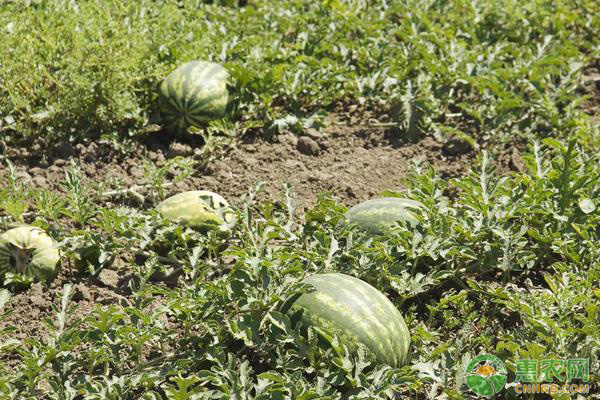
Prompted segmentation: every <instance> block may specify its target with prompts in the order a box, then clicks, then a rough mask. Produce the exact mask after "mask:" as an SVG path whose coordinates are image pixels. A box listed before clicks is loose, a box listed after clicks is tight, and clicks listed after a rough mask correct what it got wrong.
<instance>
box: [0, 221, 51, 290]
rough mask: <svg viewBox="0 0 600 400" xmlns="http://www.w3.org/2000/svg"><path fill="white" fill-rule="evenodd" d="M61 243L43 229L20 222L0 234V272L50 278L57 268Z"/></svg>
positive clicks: (2, 274)
mask: <svg viewBox="0 0 600 400" xmlns="http://www.w3.org/2000/svg"><path fill="white" fill-rule="evenodd" d="M59 258H60V257H59V253H58V247H57V245H56V243H55V242H54V240H52V238H51V237H50V236H48V235H47V234H46V232H44V231H43V230H42V229H40V228H37V227H34V226H20V227H18V228H14V229H11V230H8V231H6V232H4V233H3V234H2V235H0V276H4V275H6V274H7V273H12V274H20V275H22V276H25V277H27V278H30V279H32V280H37V281H50V280H52V279H53V278H54V277H55V276H56V273H57V272H58V270H57V268H56V266H57V264H58V261H59Z"/></svg>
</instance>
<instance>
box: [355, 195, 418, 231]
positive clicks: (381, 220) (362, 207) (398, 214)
mask: <svg viewBox="0 0 600 400" xmlns="http://www.w3.org/2000/svg"><path fill="white" fill-rule="evenodd" d="M423 207H424V206H423V204H422V203H420V202H418V201H415V200H409V199H401V198H397V197H384V198H381V199H372V200H367V201H365V202H363V203H360V204H357V205H355V206H354V207H352V208H351V209H350V210H348V212H347V213H346V218H347V219H348V220H349V221H350V222H352V223H355V224H356V225H358V226H360V227H361V228H363V229H365V230H367V231H369V232H371V233H375V234H383V233H385V232H386V231H387V230H389V229H390V228H391V227H393V226H395V225H396V224H397V222H399V221H405V222H407V223H408V224H409V225H410V226H412V227H414V226H416V225H417V223H418V222H419V221H418V220H417V219H416V218H415V216H414V214H413V211H411V209H413V210H414V209H419V208H423Z"/></svg>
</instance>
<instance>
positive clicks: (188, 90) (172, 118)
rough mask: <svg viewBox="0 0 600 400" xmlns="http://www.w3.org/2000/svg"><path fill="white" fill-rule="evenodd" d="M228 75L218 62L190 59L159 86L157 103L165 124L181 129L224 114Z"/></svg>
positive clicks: (227, 93)
mask: <svg viewBox="0 0 600 400" xmlns="http://www.w3.org/2000/svg"><path fill="white" fill-rule="evenodd" d="M228 79H229V74H228V73H227V71H226V70H225V68H223V67H222V66H221V65H219V64H215V63H212V62H208V61H190V62H188V63H186V64H183V65H182V66H180V67H179V68H177V69H176V70H174V71H173V72H171V73H170V74H169V75H168V76H167V78H166V79H165V80H164V81H163V83H162V84H161V85H160V92H159V97H158V101H159V106H160V109H161V112H162V115H163V117H164V119H165V122H166V124H167V126H169V127H170V128H172V129H175V130H178V131H180V130H184V129H185V128H187V127H189V126H192V125H194V126H200V125H202V124H203V123H205V122H207V121H211V120H213V119H218V118H222V117H223V116H224V115H225V110H226V108H227V101H228V97H229V92H228V89H227V81H228Z"/></svg>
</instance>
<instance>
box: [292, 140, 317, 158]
mask: <svg viewBox="0 0 600 400" xmlns="http://www.w3.org/2000/svg"><path fill="white" fill-rule="evenodd" d="M297 149H298V151H299V152H300V153H302V154H306V155H309V156H314V155H316V154H318V153H319V151H320V150H321V147H320V146H319V143H317V142H316V141H315V140H314V139H312V138H310V137H308V136H300V137H299V138H298V145H297Z"/></svg>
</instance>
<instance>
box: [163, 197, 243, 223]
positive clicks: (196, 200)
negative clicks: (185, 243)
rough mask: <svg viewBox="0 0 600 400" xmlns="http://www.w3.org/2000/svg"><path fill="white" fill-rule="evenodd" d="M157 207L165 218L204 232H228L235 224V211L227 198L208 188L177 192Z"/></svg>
mask: <svg viewBox="0 0 600 400" xmlns="http://www.w3.org/2000/svg"><path fill="white" fill-rule="evenodd" d="M156 209H157V210H158V212H159V213H160V214H161V215H162V216H163V218H166V219H169V220H171V221H174V222H177V223H182V224H184V225H188V226H190V227H192V228H195V229H198V230H199V231H202V232H208V231H210V230H217V231H219V232H221V233H222V234H227V233H229V231H230V229H231V227H232V226H233V225H234V224H235V213H234V212H233V211H232V210H231V208H230V207H229V203H227V200H225V199H224V198H223V197H221V196H220V195H218V194H216V193H213V192H209V191H208V190H192V191H189V192H183V193H179V194H176V195H174V196H171V197H169V198H168V199H165V200H163V201H162V202H161V203H160V204H158V205H157V206H156Z"/></svg>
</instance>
